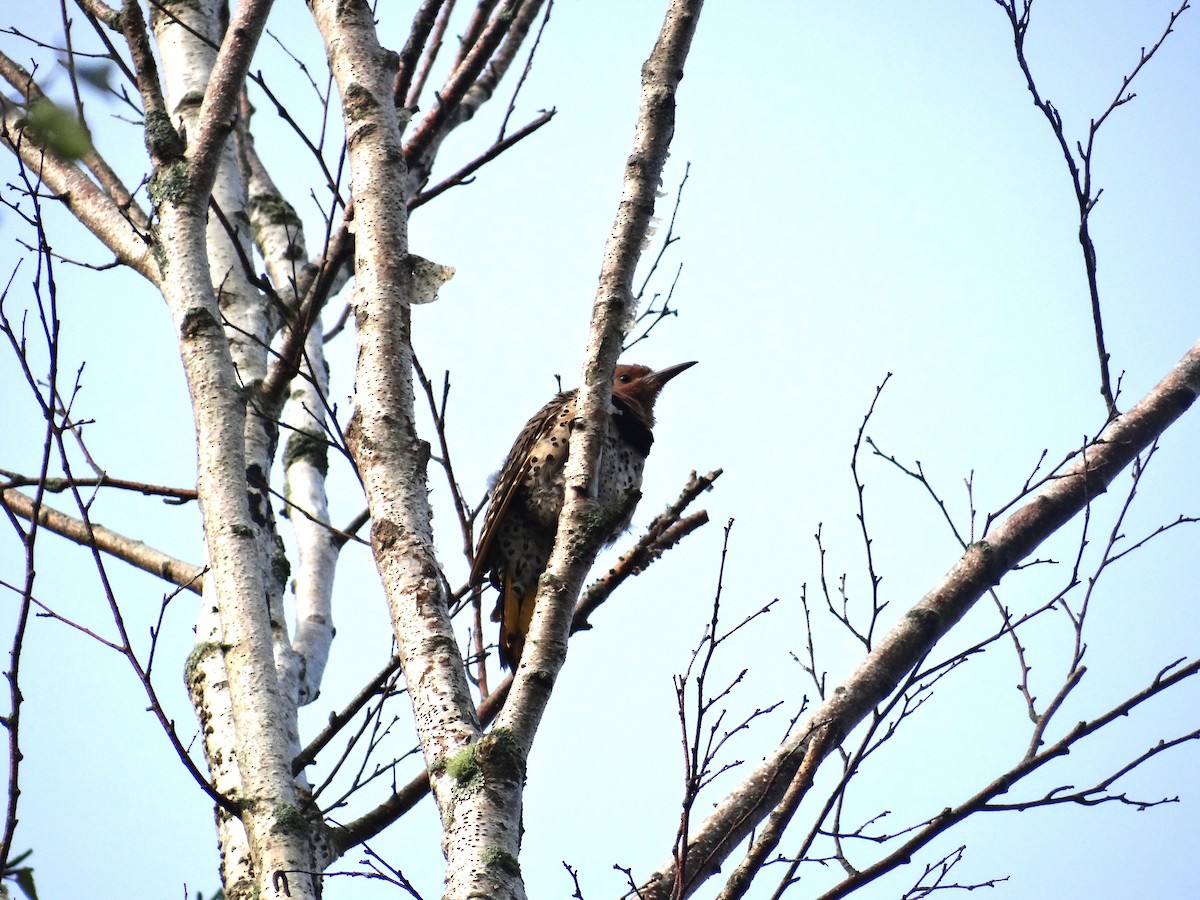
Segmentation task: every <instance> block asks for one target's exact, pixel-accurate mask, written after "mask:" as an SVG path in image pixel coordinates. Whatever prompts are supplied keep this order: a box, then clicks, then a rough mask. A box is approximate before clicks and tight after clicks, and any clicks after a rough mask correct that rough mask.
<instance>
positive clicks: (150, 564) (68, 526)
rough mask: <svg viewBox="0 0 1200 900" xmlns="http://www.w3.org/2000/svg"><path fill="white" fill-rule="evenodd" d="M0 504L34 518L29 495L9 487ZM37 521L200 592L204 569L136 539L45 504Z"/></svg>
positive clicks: (77, 540) (28, 517) (54, 530)
mask: <svg viewBox="0 0 1200 900" xmlns="http://www.w3.org/2000/svg"><path fill="white" fill-rule="evenodd" d="M0 506H3V507H4V508H5V509H7V510H10V511H11V512H13V513H14V514H16V515H18V516H20V517H21V518H22V519H26V520H28V521H33V516H34V508H35V507H34V501H33V498H32V497H29V496H27V495H26V494H23V493H21V492H20V491H17V490H13V489H11V488H9V489H6V490H4V491H3V493H0ZM36 514H37V521H38V524H39V525H41V526H42V527H43V528H46V529H47V530H49V531H53V532H54V533H55V534H58V535H62V536H63V537H65V538H67V539H68V540H72V541H74V542H75V543H77V544H82V545H83V546H85V547H95V548H96V549H97V550H100V551H102V552H104V553H107V554H109V555H110V556H115V557H116V558H117V559H121V560H124V561H125V562H127V563H129V564H130V565H131V566H136V567H137V568H139V569H141V570H142V571H144V572H149V573H150V574H152V575H157V576H158V577H159V578H163V579H165V580H167V581H169V582H171V584H174V585H177V586H178V587H181V588H184V589H185V590H189V591H192V592H193V593H195V594H199V593H200V592H201V591H200V578H201V575H202V574H203V571H204V570H203V569H201V568H200V566H197V565H193V564H192V563H189V562H184V561H183V560H181V559H176V558H175V557H173V556H168V555H167V554H166V553H163V552H162V551H160V550H155V549H154V548H153V547H150V546H147V545H146V544H143V543H142V542H141V541H135V540H134V539H133V538H129V537H126V536H125V535H123V534H118V533H117V532H115V531H111V530H109V529H107V528H105V527H104V526H103V525H97V524H95V523H86V522H84V521H83V520H81V519H77V518H75V517H74V516H69V515H67V514H66V513H61V512H59V511H58V510H56V509H51V508H50V507H49V506H46V505H45V504H44V503H43V504H41V505H40V506H38V507H37V513H36Z"/></svg>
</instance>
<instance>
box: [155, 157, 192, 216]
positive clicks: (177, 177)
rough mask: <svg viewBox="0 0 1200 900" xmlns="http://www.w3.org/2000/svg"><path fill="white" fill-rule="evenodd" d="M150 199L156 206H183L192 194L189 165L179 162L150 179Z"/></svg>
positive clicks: (164, 167) (161, 170) (161, 169)
mask: <svg viewBox="0 0 1200 900" xmlns="http://www.w3.org/2000/svg"><path fill="white" fill-rule="evenodd" d="M149 191H150V199H151V200H152V201H154V205H155V206H181V205H182V204H183V203H185V202H186V201H187V199H188V198H189V197H190V196H191V194H192V180H191V178H189V177H188V168H187V163H185V162H184V161H183V160H177V161H176V162H173V163H171V164H170V165H167V166H163V167H162V168H160V169H159V170H158V171H157V172H155V173H154V174H153V175H152V176H151V177H150V184H149Z"/></svg>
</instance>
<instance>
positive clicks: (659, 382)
mask: <svg viewBox="0 0 1200 900" xmlns="http://www.w3.org/2000/svg"><path fill="white" fill-rule="evenodd" d="M696 363H697V360H694V359H693V360H692V361H691V362H684V363H676V364H675V365H673V366H667V367H666V368H665V369H659V370H658V371H657V372H655V373H654V374H653V375H652V376H650V377H651V378H652V379H653V380H654V386H655V387H656V388H658V389H659V390H661V389H662V386H663V385H664V384H666V383H667V382H668V381H670V380H671V379H672V378H674V377H675V376H676V375H678V374H679V373H680V372H684V371H686V370H688V369H690V368H691V367H692V366H694V365H695V364H696Z"/></svg>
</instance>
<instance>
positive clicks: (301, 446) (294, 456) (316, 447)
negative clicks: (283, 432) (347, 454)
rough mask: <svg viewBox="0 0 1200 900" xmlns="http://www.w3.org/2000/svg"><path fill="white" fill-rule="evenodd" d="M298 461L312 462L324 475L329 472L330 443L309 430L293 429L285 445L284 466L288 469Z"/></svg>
mask: <svg viewBox="0 0 1200 900" xmlns="http://www.w3.org/2000/svg"><path fill="white" fill-rule="evenodd" d="M298 462H308V463H311V464H312V465H313V466H314V467H315V468H316V470H317V471H318V472H320V473H321V474H322V475H326V474H328V472H329V445H328V444H327V443H326V442H325V441H324V440H322V439H320V438H318V437H316V436H314V435H311V434H309V433H308V432H305V431H293V432H292V434H291V437H289V438H288V439H287V443H286V444H284V447H283V467H284V468H285V469H287V468H289V467H291V466H294V465H295V464H296V463H298Z"/></svg>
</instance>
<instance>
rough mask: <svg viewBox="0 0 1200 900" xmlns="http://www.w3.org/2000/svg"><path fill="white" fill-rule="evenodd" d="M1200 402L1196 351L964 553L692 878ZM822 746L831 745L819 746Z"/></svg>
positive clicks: (741, 793)
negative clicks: (821, 738)
mask: <svg viewBox="0 0 1200 900" xmlns="http://www.w3.org/2000/svg"><path fill="white" fill-rule="evenodd" d="M1198 393H1200V343H1197V344H1195V345H1193V347H1192V348H1191V349H1190V350H1189V351H1188V352H1187V353H1186V354H1185V355H1184V356H1183V358H1182V359H1181V360H1180V361H1179V362H1178V363H1177V364H1176V365H1175V367H1174V368H1173V369H1172V370H1171V371H1170V372H1169V373H1167V375H1166V376H1165V377H1164V378H1163V379H1162V381H1160V382H1159V383H1158V384H1157V385H1156V386H1155V387H1154V388H1153V389H1152V390H1151V391H1150V392H1149V393H1148V394H1146V396H1145V397H1143V398H1142V399H1141V400H1140V401H1139V402H1138V403H1137V404H1136V405H1134V407H1133V408H1132V409H1130V411H1129V412H1128V413H1125V414H1124V415H1122V416H1120V417H1118V418H1117V419H1114V420H1113V421H1111V422H1110V423H1109V424H1108V426H1107V427H1106V428H1105V429H1104V430H1103V431H1102V432H1101V433H1100V436H1099V437H1098V438H1097V439H1096V440H1094V441H1092V442H1091V443H1090V444H1088V445H1087V446H1086V447H1085V448H1084V449H1083V451H1082V452H1081V453H1080V454H1079V456H1078V457H1077V458H1076V459H1075V461H1074V462H1073V463H1072V464H1071V465H1070V466H1068V467H1066V468H1064V469H1063V470H1062V472H1061V473H1060V474H1059V475H1058V477H1057V478H1055V479H1053V480H1052V481H1050V482H1048V483H1047V484H1046V485H1045V486H1044V487H1043V488H1041V490H1039V491H1038V492H1037V493H1036V494H1035V495H1034V496H1033V497H1031V498H1030V499H1029V501H1028V502H1026V503H1025V504H1024V505H1022V506H1021V507H1019V508H1018V509H1017V510H1016V511H1015V512H1013V513H1012V514H1011V515H1010V516H1009V517H1008V518H1007V519H1005V520H1004V521H1003V522H1002V523H1000V524H999V525H998V526H997V527H996V529H995V530H994V531H993V532H992V533H991V535H990V536H989V538H988V539H987V540H986V541H980V542H978V543H975V544H972V545H970V546H969V547H968V548H967V550H966V552H965V553H964V554H963V555H962V557H961V558H960V559H959V560H958V562H957V563H955V565H954V566H953V567H952V568H951V569H950V571H949V572H947V573H946V575H945V576H944V577H943V579H942V580H941V581H940V582H939V583H938V584H937V585H935V586H934V587H933V589H932V590H931V591H930V592H929V593H928V594H926V595H925V596H924V597H923V598H922V599H921V600H920V601H919V602H917V604H916V605H915V606H913V608H912V609H910V610H909V612H908V613H907V614H906V615H905V616H904V618H903V619H902V620H901V621H900V622H899V623H898V624H897V625H896V626H895V627H894V628H892V630H891V631H890V632H888V633H887V634H886V635H885V636H884V637H883V639H882V640H881V641H880V642H879V643H878V644H877V645H876V647H875V649H874V650H873V651H871V653H869V654H868V655H867V656H866V657H865V658H864V659H863V661H862V662H861V663H860V664H859V665H858V667H857V668H856V669H855V670H854V672H852V673H851V674H850V676H849V677H848V678H847V679H846V680H845V681H844V682H843V683H842V685H841V686H840V687H839V688H838V689H837V690H836V691H834V692H833V693H832V694H831V695H830V699H828V700H826V702H824V703H822V704H821V705H820V706H819V707H817V708H816V709H815V710H814V711H813V712H812V714H811V715H810V716H809V718H808V720H807V722H806V724H805V725H804V726H803V727H801V728H800V729H798V730H797V731H796V733H795V734H794V735H793V736H792V737H791V738H789V739H788V740H787V741H785V742H784V743H783V744H781V745H780V746H779V747H778V748H777V749H776V750H775V751H774V752H773V753H772V754H771V755H770V756H768V757H767V758H766V759H765V760H764V761H763V763H762V765H760V766H759V767H758V769H756V770H755V771H754V772H753V773H751V774H750V775H749V776H748V777H747V778H746V779H745V781H743V782H742V784H741V785H739V786H738V787H737V788H736V789H735V790H734V791H732V792H731V793H730V794H729V795H728V796H727V797H726V798H725V799H724V800H723V801H722V802H721V803H720V804H719V805H718V806H717V807H716V809H715V810H714V811H713V813H712V814H711V815H710V816H709V818H708V820H707V821H706V822H705V823H704V825H703V826H702V827H701V829H700V830H699V832H698V833H697V835H696V837H695V839H694V840H693V843H692V848H691V851H690V853H689V864H688V869H689V870H690V871H692V872H695V873H696V874H697V876H698V880H697V882H696V884H697V885H698V884H699V882H700V881H702V880H703V877H706V876H709V875H712V874H715V873H716V872H717V871H718V870H719V869H720V867H721V865H722V864H723V862H724V860H725V859H726V858H727V857H728V856H729V854H730V853H732V852H733V850H734V849H735V848H736V847H737V845H738V844H739V843H741V841H743V840H744V839H745V838H746V837H747V836H748V835H749V834H750V832H751V831H752V830H753V829H754V828H756V827H757V825H758V823H759V822H761V821H762V819H763V818H764V817H765V816H766V815H767V814H768V813H770V811H771V810H772V809H774V808H775V807H776V805H777V804H778V803H779V802H780V800H781V799H782V798H783V796H784V794H785V792H786V790H787V787H788V784H789V783H790V782H791V780H792V778H793V777H794V775H795V773H796V771H797V770H798V768H799V767H800V766H801V765H802V764H803V765H809V763H808V762H807V761H806V760H808V759H809V757H810V756H812V755H814V754H816V755H820V753H821V751H820V750H819V749H818V748H817V746H816V744H815V742H814V740H813V738H814V736H815V735H816V734H818V733H819V732H820V731H822V730H823V729H832V731H833V732H834V735H835V740H834V741H832V745H833V746H836V744H837V740H836V738H837V737H840V736H844V735H846V734H849V732H850V731H851V730H852V729H853V728H854V727H855V726H857V725H858V723H859V722H861V721H862V720H863V719H864V717H865V716H867V715H868V714H869V713H870V712H871V710H872V709H874V708H875V706H876V705H877V704H878V703H880V702H881V701H883V700H884V699H885V698H886V697H887V696H888V695H889V694H891V693H892V691H893V690H895V688H896V687H897V685H899V684H900V683H901V681H902V680H903V679H904V677H905V675H906V674H907V673H908V672H909V671H910V670H911V669H912V668H913V666H915V665H917V664H918V663H919V662H920V661H921V660H922V659H923V658H924V657H925V656H926V655H927V654H928V653H929V651H930V650H931V649H932V648H933V646H934V645H935V644H936V643H937V641H938V640H940V639H941V637H942V636H943V635H945V634H946V633H947V632H948V631H949V630H950V629H951V628H952V627H953V626H954V625H955V623H957V622H958V620H959V619H961V618H962V616H963V615H965V614H966V612H967V611H968V610H969V609H970V608H971V607H972V606H973V605H974V604H975V602H976V601H977V600H978V599H979V598H980V597H981V596H983V594H984V593H985V592H986V591H987V590H988V589H989V588H990V587H992V586H993V585H995V584H996V583H998V582H999V581H1000V579H1001V578H1002V577H1003V576H1004V575H1005V573H1007V572H1009V571H1011V570H1012V569H1013V568H1014V567H1016V566H1017V565H1018V564H1019V563H1020V562H1021V561H1022V560H1023V559H1025V558H1026V557H1027V556H1028V555H1029V554H1030V553H1032V552H1033V551H1034V550H1035V549H1036V548H1037V546H1038V545H1039V544H1041V543H1042V542H1043V541H1045V540H1046V539H1047V538H1048V537H1050V535H1052V534H1053V533H1054V532H1055V531H1057V530H1058V529H1059V528H1060V527H1061V526H1062V525H1064V524H1065V523H1066V522H1068V521H1070V520H1071V519H1072V518H1073V517H1074V516H1075V515H1077V514H1078V513H1079V512H1080V511H1081V510H1083V509H1085V508H1086V507H1087V505H1088V504H1089V503H1090V502H1091V501H1092V500H1093V499H1095V498H1096V497H1097V496H1099V495H1100V494H1102V493H1104V492H1105V490H1107V488H1108V486H1109V484H1111V482H1112V480H1113V479H1114V478H1116V476H1117V475H1118V474H1119V473H1120V472H1121V471H1122V470H1124V469H1125V468H1126V467H1127V466H1128V465H1129V464H1130V463H1131V462H1132V461H1133V460H1134V458H1135V457H1136V456H1137V454H1138V453H1140V452H1141V451H1143V450H1145V449H1146V448H1147V447H1149V446H1150V445H1151V444H1152V443H1153V442H1154V441H1155V440H1156V439H1157V438H1158V437H1159V435H1161V434H1162V433H1163V432H1164V431H1165V430H1166V429H1167V428H1168V427H1169V426H1170V425H1171V424H1172V423H1173V422H1175V420H1176V419H1178V418H1179V417H1180V416H1181V415H1183V413H1184V412H1186V411H1187V409H1188V408H1189V407H1190V406H1191V405H1192V403H1193V402H1195V399H1196V396H1197V394H1198ZM824 746H826V747H827V746H829V744H825V745H824ZM673 872H674V861H671V862H668V863H665V864H664V865H663V866H661V867H660V868H659V870H658V871H657V872H656V873H655V874H654V875H653V876H651V878H650V879H649V881H648V882H647V884H646V885H645V886H643V888H642V889H641V896H642V897H643V898H647V900H653V898H663V897H666V896H668V893H669V890H670V884H671V879H672V877H673Z"/></svg>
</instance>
